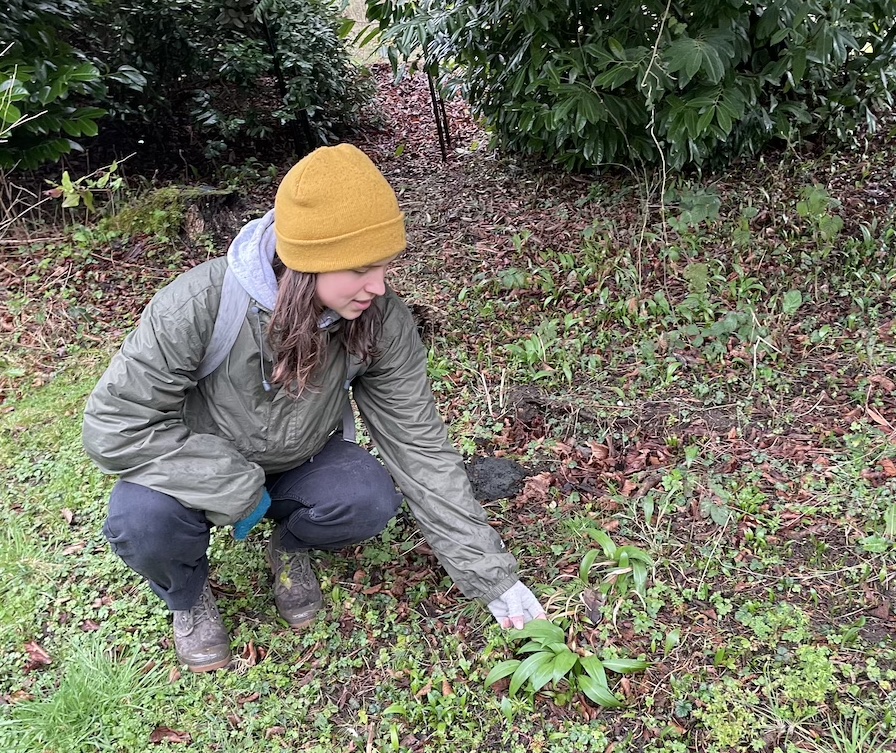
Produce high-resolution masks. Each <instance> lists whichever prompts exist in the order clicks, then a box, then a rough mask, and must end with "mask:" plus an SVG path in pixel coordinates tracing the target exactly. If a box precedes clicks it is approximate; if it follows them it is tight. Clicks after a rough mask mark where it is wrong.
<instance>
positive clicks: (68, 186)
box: [47, 160, 124, 212]
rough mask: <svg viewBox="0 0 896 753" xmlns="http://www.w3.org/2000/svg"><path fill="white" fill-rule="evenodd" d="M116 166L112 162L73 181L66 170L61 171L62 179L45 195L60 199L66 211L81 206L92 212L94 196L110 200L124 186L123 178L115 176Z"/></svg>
mask: <svg viewBox="0 0 896 753" xmlns="http://www.w3.org/2000/svg"><path fill="white" fill-rule="evenodd" d="M118 164H119V163H118V161H117V160H116V161H113V162H112V164H110V165H108V166H107V167H102V168H100V169H99V170H94V171H93V172H92V173H90V175H83V176H81V177H80V178H77V179H75V180H72V178H71V176H70V175H69V172H68V170H63V171H62V179H61V180H60V182H59V183H54V184H52V185H53V187H52V188H51V189H50V190H49V191H47V195H48V196H50V197H51V198H55V199H60V198H61V199H62V206H63V207H64V208H66V209H75V208H77V207H79V206H82V205H83V206H84V208H85V209H86V210H87V211H88V212H93V211H94V210H95V209H96V203H95V201H94V196H95V195H96V194H99V193H102V194H104V195H106V196H107V197H110V198H112V197H114V196H115V194H116V192H118V191H119V190H120V189H121V187H122V185H123V184H124V178H122V176H121V175H116V173H117V172H118ZM113 211H114V207H113Z"/></svg>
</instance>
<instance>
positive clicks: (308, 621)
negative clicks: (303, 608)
mask: <svg viewBox="0 0 896 753" xmlns="http://www.w3.org/2000/svg"><path fill="white" fill-rule="evenodd" d="M323 606H324V605H323V604H321V605H320V606H319V607H318V608H317V609H316V610H315V612H314V614H312V615H311V616H310V617H305V618H304V619H302V620H299V621H298V622H293V621H292V620H288V619H286V617H284V616H283V615H282V614H280V610H279V609H278V610H277V614H279V615H280V619H282V620H283V621H284V622H285V623H286V624H287V625H289V626H290V627H291V628H292V629H293V630H300V629H301V628H306V627H308V626H309V625H310V624H311V623H312V622H314V621H315V620H316V619H317V616H318V615H319V614H320V613H321V611H322V610H323Z"/></svg>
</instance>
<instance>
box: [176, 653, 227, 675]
mask: <svg viewBox="0 0 896 753" xmlns="http://www.w3.org/2000/svg"><path fill="white" fill-rule="evenodd" d="M231 658H232V657H230V656H228V657H227V658H226V659H219V660H218V661H215V662H212V663H211V664H190V663H188V662H182V663H183V664H186V665H187V669H189V670H190V671H191V672H196V673H197V674H199V673H201V672H214V671H215V670H216V669H224V667H226V666H227V665H228V664H230V660H231Z"/></svg>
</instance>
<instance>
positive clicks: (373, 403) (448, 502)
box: [83, 213, 518, 603]
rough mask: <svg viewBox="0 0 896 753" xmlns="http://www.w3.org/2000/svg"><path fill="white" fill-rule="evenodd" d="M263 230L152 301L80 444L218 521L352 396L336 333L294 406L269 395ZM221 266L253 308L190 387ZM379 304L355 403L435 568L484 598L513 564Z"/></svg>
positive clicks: (392, 307)
mask: <svg viewBox="0 0 896 753" xmlns="http://www.w3.org/2000/svg"><path fill="white" fill-rule="evenodd" d="M272 222H273V215H272V213H268V215H266V216H265V217H263V218H261V219H259V220H254V221H253V222H250V223H248V225H246V226H245V227H244V228H243V230H242V231H241V232H240V234H239V235H238V236H237V238H236V239H235V240H234V242H233V244H232V245H231V247H230V250H229V252H228V258H218V259H212V260H210V261H207V262H205V263H204V264H200V265H199V266H197V267H195V268H193V269H191V270H189V271H188V272H185V273H184V274H182V275H181V276H180V277H178V278H177V279H175V280H174V281H173V282H172V283H170V284H169V285H167V286H166V287H164V288H163V289H162V290H160V291H159V292H158V293H157V294H156V295H155V296H154V297H153V299H152V301H151V302H150V303H149V305H148V306H147V308H146V309H145V311H144V312H143V315H142V317H141V320H140V324H139V326H138V327H137V328H136V329H135V330H134V331H133V332H132V333H131V334H130V335H128V337H127V338H126V339H125V341H124V343H123V344H122V346H121V349H120V350H119V352H118V353H117V354H116V355H115V356H114V358H113V359H112V362H111V363H110V365H109V367H108V369H107V370H106V373H105V374H104V375H103V377H102V379H101V380H100V382H99V383H98V384H97V386H96V388H95V389H94V391H93V393H92V394H91V396H90V398H89V399H88V402H87V408H86V412H85V416H84V427H83V439H84V447H85V449H86V450H87V453H88V454H89V455H90V457H91V458H92V459H93V460H94V462H95V463H96V464H97V465H98V466H99V467H100V469H101V470H102V471H103V472H104V473H108V474H114V475H117V476H120V477H121V478H123V479H125V480H127V481H130V482H133V483H135V484H141V485H143V486H146V487H149V488H151V489H154V490H156V491H159V492H163V493H165V494H169V495H170V496H172V497H174V498H175V499H177V500H178V501H180V502H181V503H182V504H183V505H185V506H186V507H190V508H194V509H197V510H203V511H204V512H205V513H206V516H207V517H208V519H209V520H210V521H211V522H212V523H213V524H215V525H228V524H232V523H234V522H236V521H238V520H241V519H242V518H244V517H246V516H247V515H248V514H249V512H251V511H252V510H254V509H255V507H256V505H257V504H258V502H259V501H260V499H261V495H262V491H263V487H264V480H265V474H267V473H278V472H283V471H286V470H288V469H290V468H294V467H296V466H298V465H300V464H302V463H304V462H305V461H307V460H308V459H309V458H310V457H312V456H313V455H314V454H316V453H317V452H319V451H320V450H321V449H322V448H323V446H324V444H326V442H327V440H328V439H329V437H330V435H331V434H332V433H333V431H334V430H335V429H336V428H337V427H338V426H340V425H341V419H342V414H343V408H344V407H345V403H346V401H347V400H348V393H347V391H346V390H345V389H344V381H345V378H346V370H347V369H346V361H347V359H346V355H345V348H344V346H343V344H342V342H341V338H340V337H339V335H338V332H337V333H332V334H330V336H329V340H328V345H327V347H328V353H327V356H328V358H327V361H326V363H327V365H326V367H325V368H324V369H323V370H322V371H321V372H320V373H319V374H318V375H317V376H316V377H315V380H314V381H315V385H316V386H315V388H314V389H313V390H306V391H305V392H303V393H302V395H301V396H300V397H298V398H293V397H290V396H289V395H288V394H286V391H285V390H283V389H279V388H278V387H277V386H276V385H274V386H273V387H272V388H270V389H266V387H270V385H267V384H266V382H267V381H268V379H269V378H270V375H271V373H272V369H273V364H272V362H271V360H270V354H271V348H270V345H269V344H268V342H267V341H266V338H265V335H264V332H265V328H266V325H267V323H268V321H269V318H270V312H271V310H272V308H273V306H274V303H275V301H276V291H277V283H276V279H275V277H274V274H273V271H272V269H271V258H272V255H273V234H272V227H271V226H272ZM228 263H229V264H230V267H231V269H232V270H233V271H234V273H235V274H236V275H237V277H238V278H239V280H240V282H241V284H242V285H243V287H244V288H245V289H246V290H247V291H248V292H249V294H250V295H251V297H252V299H253V300H252V302H251V303H250V306H249V310H248V312H247V314H246V318H245V321H244V322H243V324H242V327H241V329H240V332H239V335H238V337H237V340H236V342H235V344H234V345H233V348H232V349H231V351H230V353H229V354H228V356H227V358H226V359H225V360H224V362H223V363H222V364H221V365H220V366H219V367H218V368H217V369H215V371H214V372H212V373H211V374H210V375H209V376H207V377H205V378H204V379H202V380H200V381H198V382H197V381H196V379H195V378H194V372H195V371H196V368H197V367H198V366H199V364H200V362H201V361H202V357H203V354H204V353H205V349H206V346H207V344H208V342H209V339H210V338H211V334H212V330H213V327H214V323H215V317H216V314H217V311H218V306H219V303H220V300H221V287H222V283H223V279H224V274H225V272H226V270H227V266H228ZM375 305H377V306H379V307H380V309H381V311H382V313H383V328H382V332H381V335H380V339H379V341H378V352H379V355H378V356H377V357H376V358H374V359H373V360H372V361H370V362H368V363H366V364H364V365H363V366H362V368H361V371H360V373H359V375H358V376H357V377H356V379H355V381H354V383H353V389H352V394H353V396H354V399H355V402H356V403H357V406H358V409H359V411H360V413H361V416H362V418H363V420H364V422H365V424H366V426H367V428H368V431H369V433H370V436H371V437H372V439H373V441H374V443H375V444H376V446H377V448H378V450H379V453H380V457H381V458H382V460H383V462H384V463H385V465H386V467H387V468H388V470H389V472H390V473H391V474H392V477H393V479H395V481H396V483H397V484H398V486H399V488H400V489H401V490H402V493H403V494H404V495H405V498H406V499H407V501H408V504H409V506H410V509H411V512H412V513H413V515H414V517H415V519H416V521H417V523H418V525H419V526H420V529H421V531H422V532H423V534H424V535H425V537H426V539H427V541H428V543H429V544H430V546H431V547H432V549H433V551H434V552H435V553H436V555H437V556H438V558H439V561H440V562H441V563H442V565H443V566H444V567H445V569H446V570H447V571H448V573H449V575H450V576H451V577H452V579H453V580H454V581H455V583H457V585H458V587H459V588H460V589H461V590H462V591H463V593H464V594H465V595H466V596H468V597H470V598H476V599H479V600H480V601H481V602H483V603H487V602H489V601H491V600H493V599H495V598H497V597H498V596H500V595H501V594H503V593H504V591H506V590H507V589H508V588H510V587H511V586H512V585H514V584H515V583H516V582H517V580H518V578H517V575H516V561H515V560H514V558H513V556H512V555H511V554H509V553H508V552H507V551H506V549H505V547H504V545H503V543H502V542H501V539H500V537H499V536H498V534H497V533H496V532H495V531H494V530H493V529H492V528H491V527H490V526H489V524H488V521H487V520H486V516H485V512H484V510H483V509H482V506H481V505H480V504H479V503H478V502H477V501H476V500H475V499H474V498H473V495H472V490H471V488H470V484H469V481H468V480H467V475H466V473H465V471H464V467H463V463H462V461H461V458H460V456H459V455H458V453H457V452H456V451H455V450H454V449H453V448H452V446H451V444H450V442H449V441H448V435H447V430H446V428H445V425H444V423H443V422H442V420H441V419H440V417H439V416H438V413H437V411H436V406H435V403H434V400H433V396H432V392H431V390H430V386H429V380H428V378H427V374H426V352H425V350H424V348H423V346H422V344H421V342H420V339H419V336H418V335H417V331H416V327H415V325H414V322H413V319H412V317H411V314H410V312H409V311H408V309H407V307H406V306H405V305H404V303H402V301H401V300H400V299H399V298H398V296H396V295H395V293H394V292H393V291H391V290H388V291H387V293H386V295H384V296H383V297H381V298H379V299H377V301H376V303H375Z"/></svg>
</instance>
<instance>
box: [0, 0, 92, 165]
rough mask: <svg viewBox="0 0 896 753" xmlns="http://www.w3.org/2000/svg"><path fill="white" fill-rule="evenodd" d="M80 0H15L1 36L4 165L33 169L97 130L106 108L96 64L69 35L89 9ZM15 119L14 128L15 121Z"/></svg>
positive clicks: (0, 159)
mask: <svg viewBox="0 0 896 753" xmlns="http://www.w3.org/2000/svg"><path fill="white" fill-rule="evenodd" d="M86 10H87V5H86V3H84V2H82V0H48V2H44V3H29V2H25V0H11V2H10V3H8V4H7V10H6V13H5V18H4V21H5V23H6V28H7V31H6V33H7V34H9V35H10V36H9V37H6V35H4V36H3V37H0V47H2V48H4V52H3V55H2V56H0V96H2V98H3V101H4V105H3V107H2V109H0V128H2V129H3V132H2V134H0V138H2V141H0V168H4V169H10V168H13V167H20V168H23V169H30V168H34V167H37V166H38V165H40V164H42V163H44V162H55V161H56V160H57V159H59V158H60V157H61V156H62V155H64V154H68V153H69V152H70V151H71V150H72V149H81V148H82V147H81V144H80V141H78V139H81V138H83V137H90V136H96V134H97V133H98V130H99V128H98V126H97V121H98V120H99V119H100V118H102V117H103V116H104V115H106V111H105V110H104V109H102V108H100V107H96V106H94V105H93V101H95V100H96V99H98V98H102V96H103V94H104V91H105V89H104V84H103V82H102V79H101V75H100V71H99V69H98V68H97V67H96V66H95V65H94V64H93V63H92V62H91V61H90V60H88V59H86V57H85V56H84V55H83V54H82V53H80V52H79V51H78V50H76V49H75V48H74V47H72V46H71V44H69V43H68V42H67V41H66V36H67V35H68V34H69V33H70V32H71V30H72V28H73V25H74V23H75V21H76V20H77V19H78V18H79V17H80V16H81V15H82V14H84V13H85V12H86ZM13 124H15V125H16V128H15V129H14V130H13V129H12V128H11V126H12V125H13Z"/></svg>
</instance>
